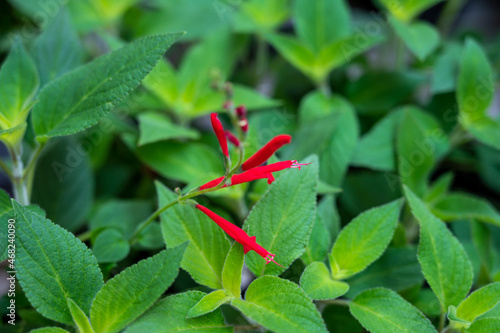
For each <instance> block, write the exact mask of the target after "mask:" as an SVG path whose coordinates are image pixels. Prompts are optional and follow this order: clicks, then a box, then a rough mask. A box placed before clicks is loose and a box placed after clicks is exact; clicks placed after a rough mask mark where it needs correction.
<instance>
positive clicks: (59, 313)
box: [13, 201, 103, 325]
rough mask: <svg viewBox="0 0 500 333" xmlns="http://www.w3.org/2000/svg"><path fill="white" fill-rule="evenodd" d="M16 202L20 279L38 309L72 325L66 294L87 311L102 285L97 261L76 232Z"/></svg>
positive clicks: (17, 263) (48, 315) (17, 259)
mask: <svg viewBox="0 0 500 333" xmlns="http://www.w3.org/2000/svg"><path fill="white" fill-rule="evenodd" d="M13 206H14V209H15V212H16V216H17V220H16V228H17V233H16V257H17V258H16V267H17V272H18V275H17V276H18V278H19V282H20V284H21V286H22V287H23V290H24V292H25V293H26V296H27V297H28V299H29V300H30V302H31V304H32V305H33V307H35V309H36V310H37V311H38V312H40V313H41V314H42V315H44V316H45V317H47V318H49V319H52V320H56V321H59V322H62V323H65V324H68V325H72V324H73V319H72V317H71V314H70V311H69V309H68V304H67V303H66V298H67V297H68V298H71V299H72V300H73V301H74V302H75V303H76V304H77V305H78V306H79V307H80V309H82V310H83V311H84V312H85V313H86V314H88V312H89V310H90V304H91V302H92V300H93V299H94V297H95V295H96V294H97V292H98V291H99V290H100V289H101V287H102V285H103V281H102V274H101V271H100V270H99V266H98V265H97V261H96V259H95V257H94V256H93V255H92V252H91V251H90V250H89V249H88V248H87V247H86V246H85V244H83V243H82V242H81V241H80V240H78V239H77V238H75V236H73V234H70V233H69V232H68V231H66V230H64V229H63V228H61V227H59V226H57V225H55V224H53V223H52V222H50V221H49V220H47V219H45V218H44V217H42V216H40V215H38V214H37V213H34V212H32V211H29V210H28V209H27V208H25V207H23V206H21V205H20V204H18V203H17V202H15V201H13ZM77 281H78V282H77Z"/></svg>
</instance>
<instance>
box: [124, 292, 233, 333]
mask: <svg viewBox="0 0 500 333" xmlns="http://www.w3.org/2000/svg"><path fill="white" fill-rule="evenodd" d="M205 295H206V294H205V293H202V292H201V291H195V290H193V291H188V292H185V293H181V294H176V295H172V296H169V297H167V298H164V299H162V300H160V301H159V302H158V303H156V304H155V305H154V306H153V307H152V308H151V309H150V310H148V312H146V313H145V314H144V315H143V316H142V317H141V318H139V319H138V320H137V321H135V322H134V323H133V324H132V325H130V327H129V328H128V329H127V330H125V333H143V332H151V333H175V332H206V333H226V332H227V333H229V332H233V328H232V327H228V326H226V325H225V324H224V317H223V316H222V313H221V312H220V310H219V311H214V312H211V313H208V314H206V315H204V316H201V317H197V318H191V319H189V318H187V317H186V315H187V313H188V311H189V310H190V309H191V308H192V307H193V306H194V305H195V304H196V303H198V302H199V301H200V300H201V299H202V298H203V297H204V296H205Z"/></svg>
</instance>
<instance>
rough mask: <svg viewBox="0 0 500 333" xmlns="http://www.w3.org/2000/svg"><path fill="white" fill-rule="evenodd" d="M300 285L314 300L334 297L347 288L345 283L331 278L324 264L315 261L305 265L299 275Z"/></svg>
mask: <svg viewBox="0 0 500 333" xmlns="http://www.w3.org/2000/svg"><path fill="white" fill-rule="evenodd" d="M300 286H301V287H302V289H304V291H305V292H306V294H307V295H308V296H309V297H311V298H312V299H315V300H322V299H335V298H337V297H340V296H342V295H344V294H345V293H346V292H347V291H348V290H349V285H348V284H347V283H345V282H341V281H335V280H333V279H332V277H331V273H330V271H329V270H328V268H327V267H326V265H325V264H324V263H322V262H317V261H316V262H313V263H312V264H310V265H309V266H307V267H306V269H305V270H304V272H303V273H302V276H301V277H300Z"/></svg>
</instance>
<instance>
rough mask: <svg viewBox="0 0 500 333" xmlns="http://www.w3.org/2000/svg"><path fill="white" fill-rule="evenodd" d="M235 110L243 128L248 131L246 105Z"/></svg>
mask: <svg viewBox="0 0 500 333" xmlns="http://www.w3.org/2000/svg"><path fill="white" fill-rule="evenodd" d="M234 111H235V112H236V115H237V116H238V119H239V125H240V128H241V130H242V131H243V132H245V133H246V132H247V131H248V119H247V108H246V107H245V106H244V105H240V106H238V107H237V108H236V109H235V110H234Z"/></svg>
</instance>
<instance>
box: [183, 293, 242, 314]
mask: <svg viewBox="0 0 500 333" xmlns="http://www.w3.org/2000/svg"><path fill="white" fill-rule="evenodd" d="M233 298H234V297H233V296H231V295H228V293H227V292H226V291H225V290H216V291H212V292H211V293H210V294H208V295H205V296H203V298H202V299H200V301H199V302H198V303H196V304H195V305H194V306H193V307H192V308H191V309H190V310H189V312H188V313H187V316H186V318H195V317H199V316H202V315H204V314H207V313H210V312H212V311H215V310H217V309H218V308H219V306H221V305H222V304H226V303H229V302H230V301H231V300H232V299H233Z"/></svg>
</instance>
